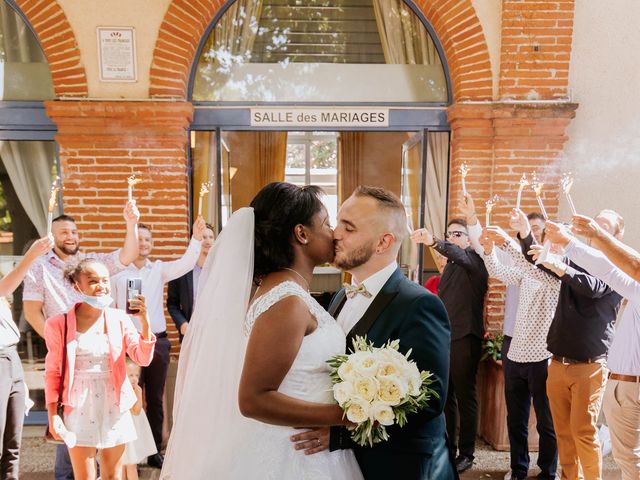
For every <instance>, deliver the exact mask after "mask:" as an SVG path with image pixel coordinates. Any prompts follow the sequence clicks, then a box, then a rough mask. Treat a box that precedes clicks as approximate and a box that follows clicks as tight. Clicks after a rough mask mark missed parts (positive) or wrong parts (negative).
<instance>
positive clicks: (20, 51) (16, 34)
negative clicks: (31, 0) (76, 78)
mask: <svg viewBox="0 0 640 480" xmlns="http://www.w3.org/2000/svg"><path fill="white" fill-rule="evenodd" d="M53 96H54V93H53V83H52V80H51V73H50V72H49V66H48V64H47V62H46V59H45V57H44V53H43V52H42V49H41V48H40V44H39V43H38V41H37V40H36V37H35V35H34V34H33V33H32V32H31V30H30V29H29V27H28V26H27V25H26V24H25V22H24V21H23V20H22V18H21V17H20V16H19V15H18V14H17V13H16V12H15V11H14V10H13V9H12V8H11V7H10V6H9V5H8V4H7V3H6V2H0V99H5V100H42V99H48V98H53Z"/></svg>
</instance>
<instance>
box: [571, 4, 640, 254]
mask: <svg viewBox="0 0 640 480" xmlns="http://www.w3.org/2000/svg"><path fill="white" fill-rule="evenodd" d="M575 8H576V10H575V23H574V38H573V52H572V56H571V70H570V76H569V82H570V88H571V92H572V96H573V101H574V102H577V103H578V104H579V105H580V106H579V107H578V110H577V114H576V118H575V119H574V120H573V121H572V123H571V125H570V127H569V132H568V134H569V141H568V143H567V145H566V149H565V152H566V158H565V168H566V169H568V170H570V171H572V172H573V173H574V174H575V182H574V186H573V198H574V202H575V204H576V208H577V210H578V212H579V213H584V214H586V215H595V214H596V213H597V212H598V210H600V209H602V208H612V209H614V210H616V211H618V212H619V213H620V214H622V216H623V217H624V218H625V220H626V223H627V229H626V238H625V240H626V241H627V242H628V243H629V244H631V245H632V246H634V247H635V248H640V222H639V221H638V220H640V66H639V64H638V55H639V54H640V30H638V19H640V1H638V0H615V1H609V2H606V5H605V3H604V2H597V1H592V0H576V7H575ZM561 216H562V217H563V218H568V216H569V212H568V207H567V206H566V204H565V203H564V202H562V206H561Z"/></svg>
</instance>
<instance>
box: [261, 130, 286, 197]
mask: <svg viewBox="0 0 640 480" xmlns="http://www.w3.org/2000/svg"><path fill="white" fill-rule="evenodd" d="M256 136H257V142H256V155H255V158H256V161H257V162H258V182H259V185H258V189H260V188H262V187H263V186H265V185H267V184H268V183H271V182H284V171H285V167H286V165H287V132H256Z"/></svg>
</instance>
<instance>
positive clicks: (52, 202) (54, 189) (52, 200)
mask: <svg viewBox="0 0 640 480" xmlns="http://www.w3.org/2000/svg"><path fill="white" fill-rule="evenodd" d="M59 191H60V177H56V179H55V180H54V181H53V183H52V184H51V194H50V195H49V210H48V211H49V213H52V212H53V210H54V209H55V208H56V200H58V192H59Z"/></svg>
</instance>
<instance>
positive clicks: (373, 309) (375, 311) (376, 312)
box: [347, 268, 403, 348]
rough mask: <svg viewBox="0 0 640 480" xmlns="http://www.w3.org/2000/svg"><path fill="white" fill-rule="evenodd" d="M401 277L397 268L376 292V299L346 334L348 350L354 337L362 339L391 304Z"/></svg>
mask: <svg viewBox="0 0 640 480" xmlns="http://www.w3.org/2000/svg"><path fill="white" fill-rule="evenodd" d="M402 277H403V275H402V272H401V271H400V269H399V268H397V269H396V271H395V272H393V273H392V274H391V277H389V280H387V282H386V283H385V284H384V286H383V287H382V290H380V292H378V295H376V298H374V299H373V302H371V305H369V308H368V309H367V311H366V312H364V315H363V316H362V318H361V319H360V320H358V323H356V324H355V325H354V326H353V328H352V329H351V331H350V332H349V333H348V335H347V348H349V346H350V345H351V344H352V342H353V339H354V338H355V337H356V336H360V337H364V336H365V335H366V334H367V332H368V331H369V330H370V329H371V327H372V326H373V324H374V323H375V322H376V320H378V318H380V315H381V314H382V312H383V311H384V309H385V308H387V306H388V305H389V303H391V300H393V299H394V298H395V296H396V295H397V294H398V289H399V285H400V280H402Z"/></svg>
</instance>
